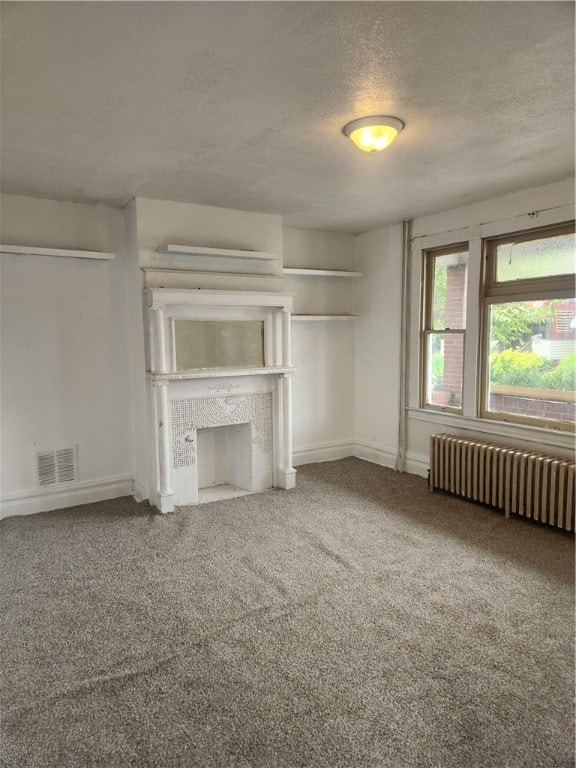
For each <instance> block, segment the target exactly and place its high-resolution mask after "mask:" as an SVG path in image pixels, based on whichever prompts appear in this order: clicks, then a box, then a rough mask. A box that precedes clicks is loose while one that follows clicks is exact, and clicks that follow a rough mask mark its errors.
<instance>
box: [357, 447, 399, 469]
mask: <svg viewBox="0 0 576 768" xmlns="http://www.w3.org/2000/svg"><path fill="white" fill-rule="evenodd" d="M354 455H355V456H357V457H358V458H359V459H364V461H371V462H372V464H380V465H381V466H382V467H390V468H392V469H395V468H396V457H397V455H398V454H397V452H396V451H395V450H392V448H382V447H381V446H378V445H374V444H373V443H365V442H357V443H356V451H355V453H354Z"/></svg>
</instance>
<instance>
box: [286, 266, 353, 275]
mask: <svg viewBox="0 0 576 768" xmlns="http://www.w3.org/2000/svg"><path fill="white" fill-rule="evenodd" d="M282 271H283V272H284V274H285V275H302V276H304V277H363V276H364V273H363V272H351V271H350V270H345V269H304V268H302V269H300V267H284V269H283V270H282Z"/></svg>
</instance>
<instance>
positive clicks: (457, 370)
mask: <svg viewBox="0 0 576 768" xmlns="http://www.w3.org/2000/svg"><path fill="white" fill-rule="evenodd" d="M426 359H427V361H428V371H427V376H426V404H427V405H440V406H449V407H451V408H461V407H462V372H463V370H464V334H463V333H429V334H428V349H427V354H426Z"/></svg>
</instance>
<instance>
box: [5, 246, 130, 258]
mask: <svg viewBox="0 0 576 768" xmlns="http://www.w3.org/2000/svg"><path fill="white" fill-rule="evenodd" d="M0 253H10V254H12V255H17V256H18V255H22V256H66V257H68V258H72V259H101V260H108V261H110V260H111V259H114V258H116V254H115V253H104V252H102V251H81V250H75V249H71V248H36V247H34V246H32V245H29V246H28V245H0Z"/></svg>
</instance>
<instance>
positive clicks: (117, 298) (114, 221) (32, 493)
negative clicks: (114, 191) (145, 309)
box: [0, 195, 132, 515]
mask: <svg viewBox="0 0 576 768" xmlns="http://www.w3.org/2000/svg"><path fill="white" fill-rule="evenodd" d="M1 215H2V216H1V241H2V242H3V243H6V244H10V245H25V246H28V245H33V246H37V247H42V246H44V247H51V248H78V249H83V250H98V251H114V252H117V254H118V255H117V257H116V259H115V260H114V261H96V260H88V259H73V258H58V257H49V256H28V255H24V256H13V255H7V254H3V255H2V256H1V257H0V258H1V332H2V338H1V342H2V343H1V363H2V389H1V403H2V405H1V410H2V443H1V452H2V453H1V458H2V474H1V495H2V502H3V503H2V514H4V515H6V514H13V513H14V512H18V513H22V512H26V511H29V512H35V511H41V510H44V509H51V508H57V507H60V506H69V505H70V504H75V503H82V502H84V501H93V500H96V499H99V498H112V497H114V496H120V495H124V494H128V493H131V491H132V460H131V442H132V440H131V421H130V406H129V403H130V397H129V375H128V338H127V329H126V319H127V315H126V307H125V283H124V261H123V258H124V257H123V236H124V233H123V220H122V214H121V212H120V211H118V210H115V209H111V208H106V207H104V206H92V205H80V204H73V203H63V202H56V201H51V200H43V199H37V198H28V197H22V196H18V195H2V197H1ZM35 445H36V446H38V447H39V448H50V447H60V446H67V445H77V446H78V470H79V485H78V486H75V488H74V490H71V489H69V490H68V492H58V493H47V492H46V491H45V490H44V491H42V492H39V491H38V489H36V487H35V472H34V447H35Z"/></svg>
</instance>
